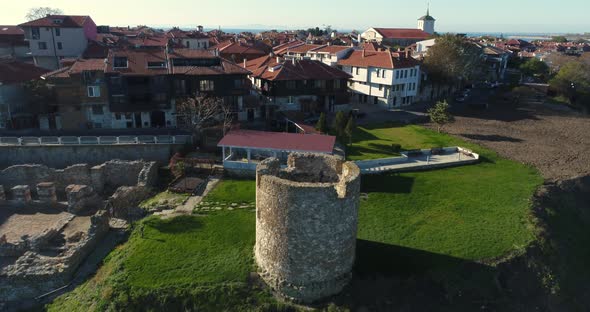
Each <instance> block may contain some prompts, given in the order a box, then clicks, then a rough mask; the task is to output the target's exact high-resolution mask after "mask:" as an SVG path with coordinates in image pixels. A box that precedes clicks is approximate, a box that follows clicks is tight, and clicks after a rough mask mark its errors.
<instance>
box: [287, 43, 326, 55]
mask: <svg viewBox="0 0 590 312" xmlns="http://www.w3.org/2000/svg"><path fill="white" fill-rule="evenodd" d="M321 47H323V45H321V44H302V45H298V46H295V47H292V48H287V50H286V51H285V52H286V53H289V52H291V53H307V52H308V51H310V50H314V49H318V48H321Z"/></svg>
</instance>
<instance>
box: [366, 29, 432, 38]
mask: <svg viewBox="0 0 590 312" xmlns="http://www.w3.org/2000/svg"><path fill="white" fill-rule="evenodd" d="M374 29H375V30H376V31H377V32H378V33H379V34H381V36H383V38H386V39H427V38H429V37H430V34H429V33H427V32H425V31H422V30H420V29H413V28H374Z"/></svg>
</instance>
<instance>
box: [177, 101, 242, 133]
mask: <svg viewBox="0 0 590 312" xmlns="http://www.w3.org/2000/svg"><path fill="white" fill-rule="evenodd" d="M176 111H177V116H178V119H179V127H180V128H183V129H185V130H188V131H192V132H194V133H197V134H200V133H201V132H202V131H203V129H204V128H205V127H207V126H209V125H217V124H221V125H222V126H223V134H224V135H225V132H226V131H227V130H229V129H230V127H231V124H232V122H233V115H234V111H233V107H231V106H230V105H227V104H225V103H224V101H223V99H221V98H218V97H212V96H206V95H196V96H194V97H190V98H186V99H184V100H182V101H180V102H179V103H178V105H177V108H176Z"/></svg>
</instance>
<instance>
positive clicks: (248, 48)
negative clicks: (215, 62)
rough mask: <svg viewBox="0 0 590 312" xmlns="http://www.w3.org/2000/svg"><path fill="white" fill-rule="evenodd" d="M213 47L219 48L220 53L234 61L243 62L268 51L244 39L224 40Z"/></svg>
mask: <svg viewBox="0 0 590 312" xmlns="http://www.w3.org/2000/svg"><path fill="white" fill-rule="evenodd" d="M212 49H217V50H219V55H220V56H221V57H223V58H225V59H228V60H230V61H232V62H236V63H242V62H243V61H244V60H246V61H249V60H253V59H255V58H259V57H261V56H264V55H266V54H267V53H268V52H267V51H264V50H262V49H261V48H259V47H256V46H254V45H252V44H249V43H246V42H243V41H242V40H237V41H236V40H234V39H232V40H228V41H225V42H222V43H220V44H218V45H216V46H214V47H212Z"/></svg>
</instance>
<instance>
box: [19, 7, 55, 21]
mask: <svg viewBox="0 0 590 312" xmlns="http://www.w3.org/2000/svg"><path fill="white" fill-rule="evenodd" d="M61 14H64V12H63V11H62V10H61V9H57V8H50V7H38V8H30V9H29V12H27V15H25V19H26V20H27V21H34V20H36V19H40V18H43V17H45V16H47V15H61Z"/></svg>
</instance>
